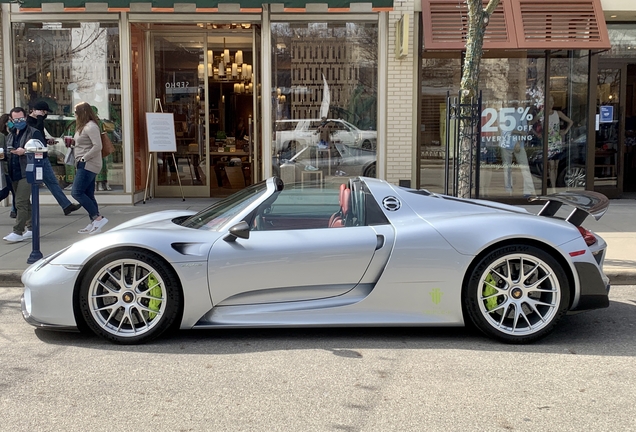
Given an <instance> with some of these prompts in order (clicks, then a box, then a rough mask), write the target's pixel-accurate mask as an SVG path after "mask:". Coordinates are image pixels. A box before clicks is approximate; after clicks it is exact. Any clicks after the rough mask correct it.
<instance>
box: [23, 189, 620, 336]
mask: <svg viewBox="0 0 636 432" xmlns="http://www.w3.org/2000/svg"><path fill="white" fill-rule="evenodd" d="M310 186H313V187H310ZM537 199H540V200H545V201H546V203H545V205H544V206H543V207H542V208H541V210H540V211H539V212H538V214H532V213H530V212H528V211H526V210H524V209H523V208H519V207H513V206H508V205H504V204H498V203H494V202H488V201H478V200H465V199H458V198H454V197H450V196H444V195H438V194H434V193H430V192H428V191H425V190H414V189H407V188H402V187H396V186H395V185H392V184H390V183H387V182H386V181H382V180H377V179H371V178H364V177H361V178H355V179H351V180H348V181H346V182H345V183H343V184H325V183H322V184H314V185H309V184H308V183H302V184H290V185H284V184H283V182H282V181H281V180H280V179H279V178H277V177H273V178H270V179H267V180H266V181H263V182H261V183H258V184H255V185H253V186H250V187H248V188H246V189H244V190H242V191H240V192H238V193H236V194H234V195H232V196H230V197H229V198H227V199H225V200H223V201H219V202H217V203H215V204H214V205H212V206H210V207H209V208H207V209H205V210H203V211H201V212H199V213H196V214H195V213H194V212H192V211H179V210H175V211H164V212H157V213H153V214H150V215H146V216H142V217H139V218H136V219H133V220H131V221H129V222H127V223H124V224H122V225H119V226H117V227H115V228H113V229H111V230H109V231H107V232H105V233H103V234H99V236H98V237H97V238H98V239H99V240H98V241H95V238H94V237H92V238H90V239H87V240H84V241H80V242H77V243H75V244H73V245H72V246H70V247H68V248H66V249H64V250H62V251H59V252H57V253H55V254H53V255H51V256H48V257H46V258H43V259H42V260H40V261H38V262H37V263H35V264H33V265H32V266H31V267H29V268H28V269H27V270H26V271H25V273H24V275H23V276H22V282H23V283H24V286H25V291H24V295H23V297H22V311H23V315H24V318H25V319H26V320H27V321H28V322H29V323H30V324H33V325H34V326H37V327H42V328H50V329H58V330H62V329H63V330H69V329H79V330H84V329H86V330H92V331H93V332H94V333H96V334H98V335H99V336H101V337H104V338H106V339H108V340H111V341H113V342H116V343H121V344H135V343H143V342H147V341H149V340H151V339H153V338H156V337H157V336H159V335H161V334H163V333H164V332H166V331H168V330H171V329H177V328H181V329H192V328H197V329H218V328H239V327H287V326H289V327H319V326H331V327H333V326H378V327H386V326H438V327H439V326H461V325H464V324H472V325H474V326H476V327H477V328H479V329H480V330H481V331H483V332H484V333H485V334H486V335H488V336H491V337H493V338H496V339H499V340H501V341H504V342H510V343H526V342H532V341H535V340H537V339H539V338H541V337H543V336H545V335H546V334H547V333H549V332H550V331H551V330H552V329H553V328H554V326H555V325H556V324H557V322H558V321H559V319H560V318H561V317H562V316H563V315H564V314H565V313H567V312H570V311H571V312H575V311H576V312H578V311H582V310H587V309H595V308H604V307H607V306H608V305H609V300H608V290H609V280H608V278H607V277H606V276H605V275H604V274H603V270H602V266H603V260H604V257H605V252H606V243H605V241H604V240H603V239H602V238H600V237H599V236H597V235H595V234H594V233H592V232H590V231H588V230H586V229H584V228H583V227H582V226H581V223H582V222H583V220H584V219H585V218H586V217H587V216H588V215H591V216H593V217H594V218H596V219H598V218H600V217H601V216H602V215H603V214H604V213H605V211H606V210H607V207H608V200H607V199H606V198H605V196H603V195H600V194H597V193H593V192H576V193H573V192H567V193H559V194H555V195H551V196H547V197H539V198H537ZM563 204H566V207H567V208H569V207H571V208H572V212H571V213H570V214H569V215H568V214H567V212H562V211H561V210H563V209H565V208H566V207H564V208H563V209H561V207H562V205H563ZM560 209H561V210H560ZM561 213H563V214H562V215H561Z"/></svg>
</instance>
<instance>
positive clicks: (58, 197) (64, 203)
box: [42, 157, 71, 209]
mask: <svg viewBox="0 0 636 432" xmlns="http://www.w3.org/2000/svg"><path fill="white" fill-rule="evenodd" d="M42 171H43V172H42V177H43V178H42V180H44V184H45V185H46V187H47V188H48V190H49V191H50V192H51V195H53V197H54V198H55V201H57V203H58V204H59V205H60V207H62V209H65V208H66V207H68V206H70V205H71V201H70V200H69V199H68V198H67V197H66V194H65V193H64V191H63V190H62V188H61V187H60V183H59V182H58V181H57V177H55V172H53V167H52V166H51V161H50V160H49V158H48V157H45V158H44V168H43V170H42Z"/></svg>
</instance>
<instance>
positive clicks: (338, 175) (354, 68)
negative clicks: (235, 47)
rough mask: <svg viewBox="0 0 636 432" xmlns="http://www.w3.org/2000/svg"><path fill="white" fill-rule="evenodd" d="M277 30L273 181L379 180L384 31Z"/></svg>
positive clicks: (292, 26) (308, 26)
mask: <svg viewBox="0 0 636 432" xmlns="http://www.w3.org/2000/svg"><path fill="white" fill-rule="evenodd" d="M271 29H272V48H273V52H274V56H273V59H272V63H273V66H272V67H273V71H272V89H273V91H272V95H271V102H272V113H273V118H272V131H273V135H274V136H273V137H272V138H273V141H272V142H273V143H272V150H273V161H272V164H273V172H274V174H275V175H278V176H280V177H281V178H282V179H283V181H284V182H285V183H291V182H296V181H303V179H309V178H311V179H315V178H320V179H323V181H325V182H341V181H342V177H351V176H358V175H364V176H369V177H375V175H376V173H375V160H376V146H377V132H376V131H377V82H378V79H377V55H378V28H377V24H375V23H339V22H336V23H307V22H302V23H299V22H294V23H273V24H272V26H271ZM306 172H310V173H315V174H313V175H304V174H303V173H306Z"/></svg>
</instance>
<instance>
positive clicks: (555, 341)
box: [35, 299, 636, 359]
mask: <svg viewBox="0 0 636 432" xmlns="http://www.w3.org/2000/svg"><path fill="white" fill-rule="evenodd" d="M35 334H36V335H37V337H38V338H39V339H40V340H41V341H42V342H45V343H47V344H52V345H67V346H76V347H82V348H89V349H98V350H113V351H128V352H146V353H162V354H197V355H199V354H206V353H209V354H214V355H232V354H244V353H252V352H266V351H279V350H316V349H318V350H320V349H322V350H327V351H331V352H332V353H333V354H334V355H338V356H341V357H347V358H351V359H357V358H361V357H362V355H361V354H360V351H363V350H372V349H396V350H400V349H409V350H423V351H424V350H434V349H451V350H453V349H457V350H479V351H495V352H496V351H500V352H523V353H539V354H572V355H597V356H635V355H636V299H634V300H632V301H631V302H616V301H612V302H611V304H610V307H609V308H608V309H601V310H597V311H591V312H585V313H581V314H577V315H569V316H566V317H564V318H563V320H562V321H561V322H560V323H559V325H557V328H556V330H555V331H554V332H553V333H552V334H551V335H549V336H548V337H546V338H544V339H543V340H541V341H539V342H537V343H535V344H531V345H507V344H502V343H499V342H496V341H493V340H491V339H488V338H487V337H485V336H483V335H482V334H481V333H479V332H478V331H476V330H474V329H471V328H463V327H458V328H428V327H427V328H420V327H409V328H328V329H325V328H322V329H315V328H311V329H240V330H225V329H220V330H189V331H183V330H182V331H178V332H176V333H174V334H173V335H171V336H167V337H162V338H160V339H159V340H157V341H154V342H151V343H149V344H146V345H137V346H122V345H114V344H111V343H109V342H107V341H104V340H102V339H99V338H98V337H97V336H93V335H84V334H80V333H60V332H51V331H46V330H40V329H37V330H35Z"/></svg>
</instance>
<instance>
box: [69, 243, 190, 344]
mask: <svg viewBox="0 0 636 432" xmlns="http://www.w3.org/2000/svg"><path fill="white" fill-rule="evenodd" d="M81 283H82V286H81V288H80V292H79V309H80V312H81V314H82V317H83V318H84V321H85V322H86V324H87V325H88V327H89V328H90V329H91V330H92V331H93V332H94V333H95V334H97V335H98V336H101V337H103V338H105V339H108V340H110V341H112V342H115V343H119V344H126V345H129V344H139V343H145V342H148V341H150V340H152V339H154V338H156V337H157V336H159V335H160V334H162V333H163V332H165V331H166V330H168V329H169V328H171V327H172V326H173V325H174V324H175V321H176V319H177V317H178V316H179V314H180V312H181V307H182V304H183V300H182V295H181V289H180V285H179V281H178V278H177V276H176V274H175V273H174V271H173V270H172V269H170V268H169V266H168V265H167V264H166V263H165V262H163V261H162V260H161V259H160V258H159V257H158V256H157V255H155V254H153V253H150V252H147V251H142V250H133V251H118V252H114V253H111V254H108V255H106V256H104V257H102V258H100V259H99V260H97V261H96V262H95V263H93V264H92V265H91V268H90V269H89V270H88V272H87V273H86V275H85V277H84V278H83V279H82V282H81Z"/></svg>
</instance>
